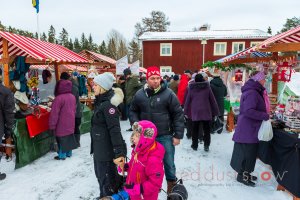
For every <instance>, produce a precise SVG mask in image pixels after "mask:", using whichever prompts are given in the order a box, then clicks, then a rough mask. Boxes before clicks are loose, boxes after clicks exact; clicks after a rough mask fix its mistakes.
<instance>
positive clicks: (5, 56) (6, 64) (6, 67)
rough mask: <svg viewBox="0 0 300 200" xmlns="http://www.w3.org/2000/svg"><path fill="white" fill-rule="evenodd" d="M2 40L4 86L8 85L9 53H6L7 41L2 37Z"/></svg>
mask: <svg viewBox="0 0 300 200" xmlns="http://www.w3.org/2000/svg"><path fill="white" fill-rule="evenodd" d="M2 42H3V60H4V63H3V64H4V73H3V77H4V85H5V86H6V87H8V86H9V75H8V72H9V54H8V41H7V40H6V39H4V38H2Z"/></svg>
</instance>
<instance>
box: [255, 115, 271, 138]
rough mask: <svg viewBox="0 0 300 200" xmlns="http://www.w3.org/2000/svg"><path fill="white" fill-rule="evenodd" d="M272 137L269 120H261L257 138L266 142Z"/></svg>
mask: <svg viewBox="0 0 300 200" xmlns="http://www.w3.org/2000/svg"><path fill="white" fill-rule="evenodd" d="M272 138H273V129H272V124H271V121H270V120H268V121H263V122H262V123H261V125H260V128H259V131H258V140H259V141H265V142H268V141H270V140H272Z"/></svg>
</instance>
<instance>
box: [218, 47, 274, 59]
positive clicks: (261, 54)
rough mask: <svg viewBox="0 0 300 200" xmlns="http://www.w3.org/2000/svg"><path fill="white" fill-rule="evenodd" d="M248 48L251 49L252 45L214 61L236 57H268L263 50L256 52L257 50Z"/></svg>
mask: <svg viewBox="0 0 300 200" xmlns="http://www.w3.org/2000/svg"><path fill="white" fill-rule="evenodd" d="M250 49H252V47H250V48H248V49H245V50H243V51H240V52H237V53H234V54H231V55H229V56H226V57H224V58H221V59H219V60H217V61H216V62H228V61H232V60H235V59H238V58H246V57H249V58H265V57H268V54H267V53H264V52H258V51H252V50H251V51H250ZM249 54H250V55H249Z"/></svg>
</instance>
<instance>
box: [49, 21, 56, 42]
mask: <svg viewBox="0 0 300 200" xmlns="http://www.w3.org/2000/svg"><path fill="white" fill-rule="evenodd" d="M55 35H56V33H55V29H54V27H53V26H52V25H51V26H50V29H49V31H48V42H51V43H56V39H55Z"/></svg>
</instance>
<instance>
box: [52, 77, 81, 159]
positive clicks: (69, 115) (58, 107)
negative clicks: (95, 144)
mask: <svg viewBox="0 0 300 200" xmlns="http://www.w3.org/2000/svg"><path fill="white" fill-rule="evenodd" d="M54 95H55V99H54V101H53V103H52V106H51V112H50V117H49V130H51V131H52V132H53V133H54V135H55V137H56V141H57V144H58V156H55V157H54V159H55V160H65V159H66V157H71V156H72V150H73V149H75V148H77V147H78V144H77V142H76V140H75V137H74V128H75V112H76V99H75V97H74V95H73V94H72V82H71V81H69V80H60V81H58V82H57V83H56V85H55V90H54Z"/></svg>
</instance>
